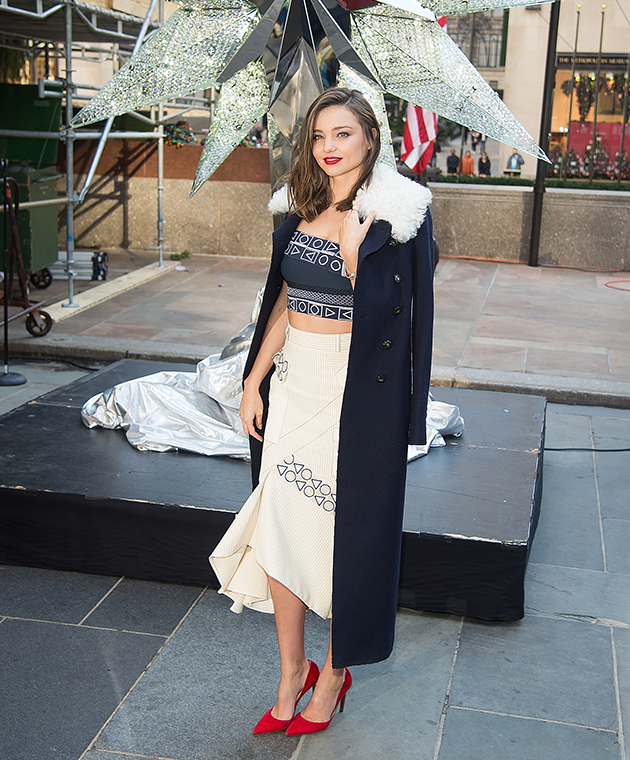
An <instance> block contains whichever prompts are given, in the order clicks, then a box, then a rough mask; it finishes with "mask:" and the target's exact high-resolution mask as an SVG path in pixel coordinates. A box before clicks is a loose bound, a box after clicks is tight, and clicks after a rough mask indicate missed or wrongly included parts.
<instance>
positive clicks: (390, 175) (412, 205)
mask: <svg viewBox="0 0 630 760" xmlns="http://www.w3.org/2000/svg"><path fill="white" fill-rule="evenodd" d="M357 200H360V201H361V209H360V213H361V217H362V218H365V217H366V216H367V215H368V214H369V213H370V212H372V211H376V218H377V219H381V220H383V221H385V222H389V224H390V225H391V228H392V237H393V238H394V240H395V241H396V242H397V243H406V242H407V240H411V238H412V237H413V236H414V235H415V234H416V232H417V231H418V230H419V229H420V227H421V226H422V223H423V222H424V217H425V216H426V213H427V208H428V206H429V203H431V191H430V190H429V189H427V188H426V187H424V186H423V185H421V184H420V183H419V182H414V181H413V180H410V179H407V177H403V176H402V175H401V174H398V172H397V171H394V169H392V168H390V167H389V166H385V165H384V164H380V163H379V164H376V166H375V167H374V172H373V174H372V181H371V182H370V184H369V186H368V188H367V189H364V188H361V190H359V192H358V193H357ZM269 211H271V213H272V214H274V215H275V214H286V213H288V212H289V211H291V204H290V203H289V193H288V188H287V186H286V185H284V186H283V187H281V188H280V189H279V190H277V191H276V192H275V193H274V194H273V196H272V198H271V200H270V201H269Z"/></svg>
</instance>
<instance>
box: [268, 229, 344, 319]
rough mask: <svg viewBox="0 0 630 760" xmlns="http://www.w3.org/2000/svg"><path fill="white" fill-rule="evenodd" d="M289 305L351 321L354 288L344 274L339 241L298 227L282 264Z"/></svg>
mask: <svg viewBox="0 0 630 760" xmlns="http://www.w3.org/2000/svg"><path fill="white" fill-rule="evenodd" d="M280 271H281V272H282V276H283V278H284V279H285V280H286V283H287V307H288V308H289V309H290V310H291V311H296V312H298V313H300V314H310V315H311V316H313V317H323V318H324V319H341V320H348V321H352V309H353V304H354V290H353V289H352V285H351V284H350V280H349V279H348V278H347V277H346V276H345V274H343V272H345V267H344V262H343V259H342V258H341V254H340V253H339V243H334V242H333V241H332V240H325V239H324V238H318V237H315V236H314V235H309V234H308V233H306V232H300V231H299V230H296V231H295V232H294V233H293V237H292V238H291V240H290V242H289V245H288V246H287V249H286V251H285V252H284V256H283V258H282V264H281V266H280Z"/></svg>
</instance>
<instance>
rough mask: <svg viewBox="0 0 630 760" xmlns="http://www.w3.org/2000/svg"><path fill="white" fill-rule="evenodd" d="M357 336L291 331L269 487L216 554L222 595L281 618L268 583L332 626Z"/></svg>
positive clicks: (266, 471) (270, 436)
mask: <svg viewBox="0 0 630 760" xmlns="http://www.w3.org/2000/svg"><path fill="white" fill-rule="evenodd" d="M349 349H350V334H349V333H347V334H343V335H321V334H319V333H309V332H304V331H303V330H297V329H295V328H294V327H291V326H289V327H288V328H287V339H286V342H285V344H284V346H283V348H282V350H281V351H280V352H279V353H278V354H276V356H275V357H274V363H275V365H276V371H275V373H274V375H273V377H272V380H271V388H270V392H269V413H268V417H267V425H266V428H265V434H264V444H263V454H262V466H261V470H260V480H259V484H258V486H257V487H256V488H255V489H254V491H253V492H252V494H251V496H250V497H249V499H248V500H247V501H246V502H245V504H244V505H243V507H242V509H241V511H240V512H239V513H238V515H237V516H236V518H235V519H234V522H233V523H232V525H231V526H230V527H229V528H228V530H227V532H226V533H225V535H224V536H223V538H222V539H221V541H220V542H219V544H218V546H217V547H216V549H215V550H214V551H213V552H212V555H211V556H210V563H211V564H212V567H213V569H214V572H215V573H216V575H217V577H218V579H219V582H220V584H221V588H220V589H219V593H221V594H226V595H227V596H228V597H230V598H231V599H232V600H233V602H234V604H233V605H232V610H233V611H234V612H241V610H242V609H243V606H245V607H250V608H252V609H255V610H260V611H262V612H273V602H272V599H271V593H270V589H269V582H268V580H267V576H270V577H271V578H275V579H276V580H278V581H279V582H280V583H282V584H283V585H284V586H286V587H287V588H288V589H290V590H291V591H292V592H293V593H294V594H295V595H296V596H298V597H299V598H300V599H301V600H302V601H303V602H304V603H305V604H306V605H307V607H308V608H309V609H311V610H313V611H314V612H316V613H317V614H318V615H320V616H321V617H323V618H328V617H330V616H331V613H332V564H333V541H334V527H335V491H336V476H337V450H338V443H339V417H340V414H341V402H342V399H343V391H344V386H345V382H346V370H347V364H348V352H349Z"/></svg>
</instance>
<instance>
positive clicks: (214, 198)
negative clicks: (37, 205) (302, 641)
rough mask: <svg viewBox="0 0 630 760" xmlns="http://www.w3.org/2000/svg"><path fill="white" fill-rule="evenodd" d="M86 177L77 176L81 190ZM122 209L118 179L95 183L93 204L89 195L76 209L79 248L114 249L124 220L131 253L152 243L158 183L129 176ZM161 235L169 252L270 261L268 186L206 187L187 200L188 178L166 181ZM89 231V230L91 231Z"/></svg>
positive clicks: (61, 236)
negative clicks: (212, 254) (126, 194)
mask: <svg viewBox="0 0 630 760" xmlns="http://www.w3.org/2000/svg"><path fill="white" fill-rule="evenodd" d="M83 180H84V177H82V176H77V177H76V185H75V186H79V187H80V186H82V184H83ZM127 182H128V194H129V200H128V203H127V204H126V208H125V206H124V205H123V204H122V203H119V200H120V197H121V196H120V178H118V177H102V178H99V187H98V195H99V196H100V197H103V196H106V195H108V194H110V193H112V194H113V197H112V198H111V199H110V200H103V201H101V202H100V203H96V202H95V199H94V198H93V197H91V196H89V195H88V198H87V200H86V201H85V203H84V204H82V205H81V206H78V207H77V210H76V215H75V222H74V232H75V241H76V243H77V246H80V247H88V248H90V247H97V246H101V247H102V248H103V249H107V248H118V247H120V246H121V245H122V244H123V242H125V241H124V235H125V217H126V226H127V230H128V232H127V235H128V243H129V246H128V247H129V248H130V249H132V250H133V249H144V250H146V249H148V248H150V247H151V246H155V244H156V240H155V238H156V235H157V192H156V185H157V181H156V180H155V179H154V178H150V177H133V178H131V179H129V180H128V181H127ZM164 184H165V190H164V236H165V238H166V242H167V244H168V245H170V248H169V249H167V250H168V253H171V252H173V253H181V251H184V250H188V251H190V252H191V253H218V254H223V255H225V256H269V255H270V254H271V233H272V232H273V222H272V217H271V214H270V213H269V212H268V211H267V203H268V202H269V194H270V190H269V185H265V184H261V183H254V182H207V183H206V184H205V185H204V186H203V187H202V188H201V189H200V190H199V192H198V193H197V194H196V195H195V196H194V197H193V198H192V199H189V197H188V196H189V194H190V185H191V183H190V180H189V179H167V180H165V182H164ZM89 228H91V229H89ZM88 229H89V231H88V232H86V231H87V230H88ZM65 236H66V228H65V215H61V219H60V226H59V247H60V248H61V249H65V245H66V242H65ZM168 253H167V255H168Z"/></svg>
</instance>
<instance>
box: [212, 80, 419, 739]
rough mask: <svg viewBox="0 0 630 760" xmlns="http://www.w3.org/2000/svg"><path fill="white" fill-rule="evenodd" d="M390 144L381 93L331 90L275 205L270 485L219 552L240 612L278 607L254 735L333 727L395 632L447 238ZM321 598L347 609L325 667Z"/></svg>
mask: <svg viewBox="0 0 630 760" xmlns="http://www.w3.org/2000/svg"><path fill="white" fill-rule="evenodd" d="M379 149H380V133H379V128H378V122H377V120H376V117H375V116H374V113H373V111H372V109H371V107H370V106H369V104H368V103H367V101H366V100H365V98H364V97H363V96H362V95H361V94H360V93H359V92H357V91H356V90H347V89H331V90H327V91H326V92H324V93H323V94H322V95H320V96H319V97H318V98H317V99H316V100H315V102H314V103H313V104H312V105H311V107H310V109H309V111H308V113H307V115H306V117H305V120H304V122H303V124H302V127H301V130H300V134H299V137H298V140H297V142H296V145H295V147H294V151H293V156H292V168H291V170H290V172H289V174H288V176H287V184H286V185H285V187H284V188H282V189H281V190H279V191H278V192H277V193H276V194H275V195H274V197H273V198H272V200H271V203H270V209H271V210H272V211H273V212H274V213H283V214H284V213H287V212H290V213H289V216H288V217H287V218H286V219H285V221H284V223H283V224H282V225H281V226H280V227H279V228H278V229H277V230H276V232H275V233H274V244H273V254H272V260H271V266H270V270H269V276H268V279H267V284H266V287H265V296H264V299H263V303H262V307H261V312H260V317H259V321H258V325H257V328H256V331H255V334H254V338H253V341H252V347H251V350H250V354H249V358H248V361H247V364H246V366H245V372H244V378H245V379H244V391H243V400H242V403H241V407H240V411H239V414H240V416H241V420H242V422H243V427H244V429H245V430H246V431H247V433H248V434H249V435H250V444H251V453H252V471H253V483H254V491H253V493H252V495H251V497H250V498H249V499H248V501H247V502H246V504H245V505H244V507H243V508H242V510H241V511H240V512H239V514H238V515H237V516H236V518H235V520H234V523H233V524H232V526H231V527H230V528H229V530H228V531H227V533H226V534H225V536H224V537H223V539H222V540H221V542H220V543H219V545H218V546H217V548H216V549H215V551H214V552H213V554H212V556H211V558H210V561H211V562H212V565H213V568H214V569H215V572H216V573H217V576H218V578H219V580H220V582H221V589H220V591H221V593H224V594H227V595H228V596H229V597H231V598H232V599H233V600H234V605H233V607H232V609H233V610H234V611H237V612H238V611H240V610H241V609H242V607H243V605H246V606H249V607H251V608H253V609H259V610H262V611H266V612H273V613H274V614H275V618H276V627H277V632H278V644H279V648H280V662H281V676H280V685H279V688H278V696H277V700H276V703H275V705H274V706H273V708H272V709H271V710H269V711H268V712H267V713H266V714H265V715H264V716H263V717H262V718H261V720H260V721H259V723H258V725H257V726H256V728H255V729H254V733H269V732H272V731H282V730H285V729H286V730H287V733H288V734H302V733H314V732H316V731H321V730H323V729H325V728H326V727H327V726H328V725H329V723H330V721H331V720H332V717H333V715H334V713H335V711H336V708H337V705H338V704H339V703H340V702H341V706H342V709H343V701H344V700H345V694H346V692H347V691H348V689H349V688H350V686H351V683H352V679H351V676H350V673H349V672H348V670H347V666H349V665H354V664H363V663H369V662H378V661H380V660H383V659H385V658H386V657H388V656H389V654H390V653H391V649H392V646H393V635H394V623H395V615H396V602H397V588H398V574H399V567H400V546H401V537H402V512H403V501H404V493H405V475H406V463H407V460H406V456H407V444H408V443H423V442H424V441H425V434H426V428H425V418H426V401H427V395H428V386H429V376H430V366H431V333H432V317H433V299H432V279H433V246H432V241H433V235H432V229H431V219H430V215H429V213H428V203H429V202H430V197H431V196H430V193H429V191H428V190H426V188H424V187H422V186H421V185H420V184H417V183H415V182H411V181H410V180H407V179H405V178H403V177H401V176H399V175H398V174H397V173H396V172H395V171H394V170H392V169H387V168H384V167H381V166H377V165H376V161H377V158H378V152H379ZM274 365H275V367H274ZM274 369H275V371H274ZM306 609H312V610H314V611H315V612H316V613H317V614H318V615H320V616H321V617H323V618H331V638H330V646H329V650H328V655H327V658H326V661H325V663H324V665H323V667H322V670H321V673H318V669H317V666H316V665H315V664H314V663H311V662H310V661H308V660H307V659H306V655H305V652H304V618H305V612H306ZM312 687H314V691H313V695H312V697H311V699H310V701H309V703H308V705H307V706H306V708H305V709H304V710H303V711H302V712H301V713H300V714H298V715H297V716H296V717H295V718H294V714H295V710H296V707H297V703H298V702H299V700H300V699H301V697H302V696H303V695H304V694H305V693H306V692H307V691H308V690H309V689H310V688H312Z"/></svg>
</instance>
